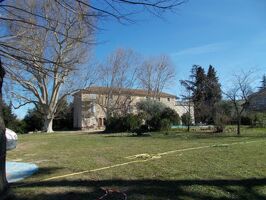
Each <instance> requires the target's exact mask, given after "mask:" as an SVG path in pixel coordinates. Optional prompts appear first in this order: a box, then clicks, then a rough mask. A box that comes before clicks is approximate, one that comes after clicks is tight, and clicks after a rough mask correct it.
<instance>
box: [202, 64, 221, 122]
mask: <svg viewBox="0 0 266 200" xmlns="http://www.w3.org/2000/svg"><path fill="white" fill-rule="evenodd" d="M205 83H206V87H205V90H206V92H205V94H206V96H205V104H206V108H207V109H206V111H207V114H208V117H207V123H208V124H211V123H214V116H215V112H216V109H215V105H216V104H217V103H218V102H220V101H221V100H222V90H221V84H220V83H219V79H218V77H217V75H216V71H215V68H214V67H213V66H211V65H210V66H209V69H208V73H207V77H206V82H205ZM205 113H206V112H205Z"/></svg>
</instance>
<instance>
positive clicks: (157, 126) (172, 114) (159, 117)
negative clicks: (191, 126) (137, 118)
mask: <svg viewBox="0 0 266 200" xmlns="http://www.w3.org/2000/svg"><path fill="white" fill-rule="evenodd" d="M137 108H138V110H139V112H140V113H141V114H142V116H143V119H144V121H145V123H146V125H147V127H148V130H149V131H159V130H166V129H170V127H171V125H173V124H175V125H178V124H180V117H179V115H178V114H177V113H176V111H175V110H173V109H171V108H169V107H166V105H164V104H163V103H161V102H158V101H153V100H146V101H141V102H139V103H138V104H137Z"/></svg>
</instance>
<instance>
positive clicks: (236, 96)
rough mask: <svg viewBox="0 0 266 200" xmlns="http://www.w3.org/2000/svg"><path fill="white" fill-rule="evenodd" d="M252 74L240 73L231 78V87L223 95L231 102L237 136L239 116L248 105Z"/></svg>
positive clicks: (239, 122) (238, 133)
mask: <svg viewBox="0 0 266 200" xmlns="http://www.w3.org/2000/svg"><path fill="white" fill-rule="evenodd" d="M252 82H253V78H252V72H241V73H238V74H235V75H234V76H233V84H232V87H231V88H230V89H229V90H228V91H226V92H223V94H224V95H225V96H226V97H227V98H228V99H229V100H230V101H231V102H232V104H233V106H234V111H235V112H234V113H235V117H236V120H237V135H240V126H241V116H242V114H243V112H244V111H245V109H246V108H247V106H248V104H249V98H248V97H249V95H251V94H252V89H251V83H252Z"/></svg>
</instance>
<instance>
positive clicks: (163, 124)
mask: <svg viewBox="0 0 266 200" xmlns="http://www.w3.org/2000/svg"><path fill="white" fill-rule="evenodd" d="M171 125H172V123H171V121H170V119H167V118H164V119H162V120H161V121H160V130H161V131H169V130H170V129H171Z"/></svg>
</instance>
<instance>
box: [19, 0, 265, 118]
mask: <svg viewBox="0 0 266 200" xmlns="http://www.w3.org/2000/svg"><path fill="white" fill-rule="evenodd" d="M265 10H266V1H265V0H222V1H221V0H189V1H188V2H187V3H185V4H183V5H182V6H180V7H178V8H177V10H176V11H175V13H167V14H165V15H164V19H159V18H156V17H155V16H153V15H147V14H144V13H142V14H138V15H137V16H135V19H136V23H134V24H130V25H122V24H119V23H118V22H117V21H116V20H108V21H106V22H103V23H101V27H102V28H104V29H105V30H102V31H100V32H99V33H98V34H97V42H98V43H99V44H98V45H97V46H96V47H95V52H94V53H95V55H96V57H97V58H98V59H104V58H105V56H107V55H108V54H109V53H110V52H112V51H113V50H115V49H116V48H131V49H133V50H135V51H136V52H138V53H140V54H142V55H144V56H154V55H160V54H167V55H169V56H170V57H171V58H172V60H173V62H174V64H175V67H176V72H177V75H176V84H175V85H173V86H172V87H171V88H168V89H167V91H168V92H170V93H173V94H175V95H179V94H180V86H179V80H180V79H186V78H187V77H188V76H189V72H190V69H191V66H192V65H193V64H198V65H201V66H203V67H205V69H206V70H207V67H208V66H209V65H210V64H211V65H213V66H214V67H215V68H216V70H217V72H218V76H219V79H220V81H221V83H222V85H223V86H224V87H226V85H228V83H229V82H230V79H231V76H232V74H233V73H237V72H239V71H241V70H245V71H248V70H250V69H252V70H254V71H256V75H257V78H258V82H259V79H260V78H261V77H262V75H263V74H266V12H265ZM25 110H26V109H25V108H24V109H22V110H18V111H16V114H17V115H18V116H19V117H22V116H23V115H24V114H25Z"/></svg>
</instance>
